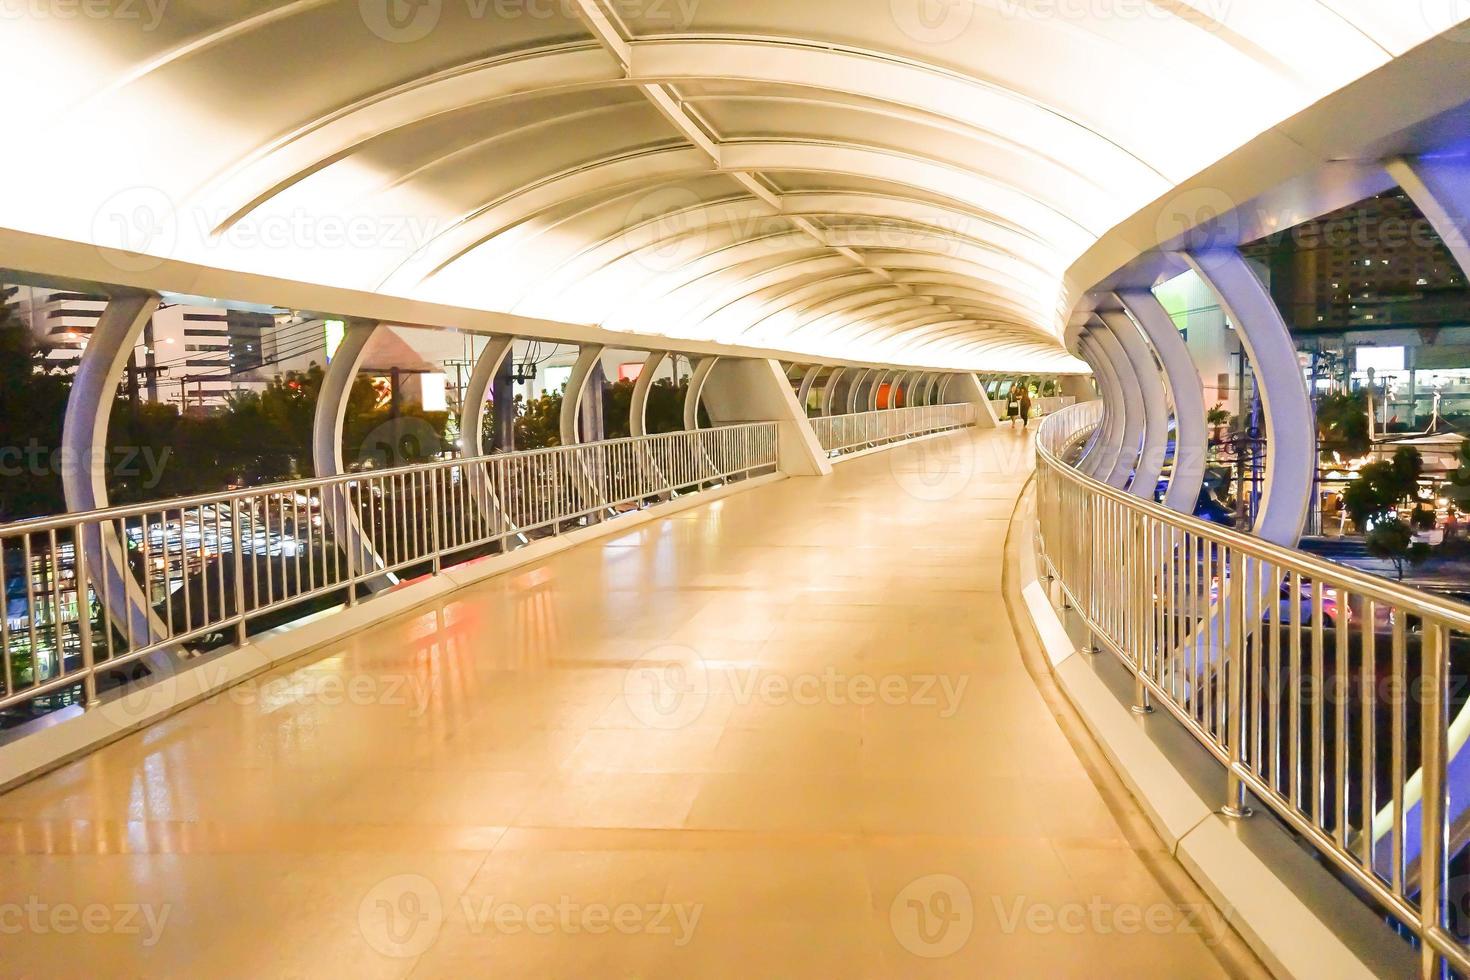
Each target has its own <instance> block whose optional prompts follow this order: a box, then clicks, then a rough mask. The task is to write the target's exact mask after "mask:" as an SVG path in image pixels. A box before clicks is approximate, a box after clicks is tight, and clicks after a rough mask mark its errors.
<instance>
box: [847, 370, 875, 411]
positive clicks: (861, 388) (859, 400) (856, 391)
mask: <svg viewBox="0 0 1470 980" xmlns="http://www.w3.org/2000/svg"><path fill="white" fill-rule="evenodd" d="M872 378H873V369H872V368H862V369H860V370H859V371H858V375H857V377H856V378H855V379H854V380H853V382H852V387H851V388H849V389H848V392H847V414H848V415H853V414H856V413H857V411H858V407H859V406H860V405H861V406H866V405H867V404H868V403H867V401H865V400H864V398H863V393H864V392H865V391H866V385H867V384H868V383H869V382H870V381H871V380H872ZM863 411H867V409H866V407H864V408H863Z"/></svg>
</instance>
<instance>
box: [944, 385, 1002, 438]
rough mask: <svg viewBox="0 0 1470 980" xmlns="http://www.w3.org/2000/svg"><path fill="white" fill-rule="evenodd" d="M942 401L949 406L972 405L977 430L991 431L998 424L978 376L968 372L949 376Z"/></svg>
mask: <svg viewBox="0 0 1470 980" xmlns="http://www.w3.org/2000/svg"><path fill="white" fill-rule="evenodd" d="M944 400H945V402H946V403H947V404H951V405H963V404H967V403H968V404H970V405H974V406H975V428H977V429H993V428H995V427H996V426H997V425H999V424H1000V422H999V420H997V419H996V417H995V406H993V405H991V404H990V396H989V395H987V394H986V393H985V386H984V385H983V384H981V383H980V378H979V376H978V375H975V374H972V373H970V372H968V371H966V372H963V373H961V374H955V375H951V380H950V382H949V384H948V385H946V387H945V392H944Z"/></svg>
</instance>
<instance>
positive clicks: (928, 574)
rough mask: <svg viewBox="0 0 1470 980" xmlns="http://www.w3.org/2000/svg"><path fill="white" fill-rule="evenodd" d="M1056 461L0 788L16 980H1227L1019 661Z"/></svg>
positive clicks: (459, 618)
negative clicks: (1025, 580)
mask: <svg viewBox="0 0 1470 980" xmlns="http://www.w3.org/2000/svg"><path fill="white" fill-rule="evenodd" d="M1028 453H1029V450H1028V448H1027V446H1026V443H1025V438H1024V436H1023V435H1022V434H1021V433H1013V432H1011V431H1009V430H1001V431H999V432H994V433H989V434H984V433H962V434H957V435H954V436H950V437H946V438H943V439H939V440H931V441H927V442H923V443H919V444H915V445H911V446H907V447H903V448H899V449H896V450H891V451H888V452H884V453H878V454H874V455H871V456H868V457H865V458H861V459H856V460H852V461H849V462H845V463H842V464H839V465H838V467H837V468H836V473H835V474H834V475H833V476H832V477H831V478H829V479H826V480H813V479H805V480H787V481H783V482H780V483H777V484H774V485H770V486H767V487H763V488H760V489H756V490H753V491H749V492H744V493H739V494H735V495H733V496H731V497H728V498H726V499H724V500H722V501H718V502H715V503H713V504H710V505H708V506H704V507H700V508H695V509H692V510H688V511H685V512H683V513H680V514H677V515H675V516H672V517H669V518H667V519H664V520H661V521H657V522H654V523H651V524H648V525H645V526H644V527H641V528H636V529H630V530H628V531H626V532H624V533H619V534H615V535H613V536H611V537H607V538H604V539H602V540H600V541H598V542H595V543H592V544H589V545H585V546H583V547H580V548H577V549H574V550H572V551H569V552H566V553H564V554H562V555H560V556H557V557H554V558H551V559H549V560H547V561H545V562H543V563H541V564H538V565H535V566H531V567H528V568H524V569H522V570H520V571H517V572H514V573H511V574H509V575H506V576H503V577H501V578H498V579H494V580H491V581H488V582H487V583H485V584H483V585H481V586H478V587H476V588H473V589H470V590H467V591H464V592H461V593H459V594H457V595H455V596H453V597H452V598H451V599H450V600H448V601H446V602H444V603H443V605H442V606H441V607H439V608H433V609H429V610H426V611H423V612H420V613H417V614H414V615H410V616H406V617H404V618H402V619H400V620H397V621H396V622H393V623H391V624H390V625H387V626H385V627H381V628H378V629H375V630H373V631H371V632H369V633H365V634H362V635H360V636H357V637H354V638H352V639H350V640H348V641H346V642H344V643H341V644H339V645H337V646H336V647H334V648H332V649H330V650H329V651H327V652H326V653H325V654H324V655H321V656H317V657H314V658H312V659H310V660H308V661H303V662H299V663H298V664H297V665H294V666H293V667H292V668H291V669H289V670H283V671H280V672H278V673H276V674H274V675H270V676H268V677H265V678H261V679H258V680H257V681H255V682H252V683H250V684H247V685H246V686H244V687H242V688H238V689H236V690H235V691H233V692H231V693H229V694H226V695H222V696H221V697H219V698H217V699H216V700H214V701H213V702H210V703H206V704H203V705H199V706H196V707H194V708H191V709H189V710H187V711H185V712H183V713H182V714H180V715H178V716H176V717H174V718H173V719H171V720H169V721H168V722H166V723H164V724H162V725H159V726H156V727H154V728H153V729H151V730H148V731H146V732H144V733H141V734H138V735H134V736H131V737H129V738H127V739H125V740H123V741H121V742H118V743H115V744H114V745H112V746H110V747H108V748H106V749H104V750H102V751H100V752H97V753H95V754H93V755H91V756H89V757H86V758H84V759H82V760H80V761H78V762H76V763H74V764H72V765H70V766H68V767H66V768H64V769H62V770H59V771H57V772H54V773H52V774H51V775H49V776H46V777H44V778H42V779H39V780H37V781H35V782H32V783H30V784H28V785H26V786H23V787H21V788H19V789H17V790H15V791H13V792H11V793H9V794H7V795H5V796H0V883H3V889H0V892H3V893H0V974H4V975H6V976H14V975H32V976H49V977H58V976H79V977H80V976H92V977H99V976H122V975H129V976H131V975H153V976H197V977H203V976H209V977H286V976H293V977H298V976H305V977H398V976H413V977H416V978H419V977H462V976H493V977H538V978H539V977H599V978H601V977H645V976H646V977H681V978H684V977H690V978H692V977H705V976H709V977H724V976H729V977H741V978H747V977H819V978H824V980H825V978H838V977H862V976H871V977H924V976H955V977H979V976H1057V975H1065V976H1078V977H1081V976H1087V977H1110V976H1132V977H1191V978H1192V977H1207V976H1214V975H1219V974H1220V973H1221V968H1220V966H1219V965H1218V964H1217V963H1216V961H1215V959H1214V957H1213V956H1212V954H1211V951H1210V949H1209V947H1208V940H1209V939H1210V938H1211V935H1212V933H1211V932H1210V928H1211V922H1210V918H1209V917H1208V916H1206V917H1204V918H1203V920H1201V919H1200V918H1199V917H1198V916H1197V915H1196V914H1194V913H1181V912H1180V911H1179V910H1178V909H1177V908H1176V907H1175V905H1174V904H1173V903H1171V902H1170V901H1169V900H1168V899H1167V898H1166V897H1165V894H1164V892H1163V890H1162V889H1161V888H1160V886H1159V885H1158V883H1157V882H1156V881H1155V880H1154V878H1153V877H1152V876H1151V875H1150V873H1149V872H1148V871H1147V869H1146V868H1145V866H1144V864H1143V862H1142V861H1141V860H1140V858H1139V856H1138V855H1137V854H1136V853H1135V852H1134V851H1133V850H1132V849H1131V848H1130V847H1129V845H1128V843H1127V842H1126V841H1125V839H1124V837H1123V835H1122V833H1121V832H1120V830H1119V827H1118V824H1117V823H1116V822H1115V820H1114V819H1113V817H1112V815H1111V814H1110V812H1109V810H1108V808H1107V807H1106V806H1105V805H1104V803H1103V800H1102V798H1101V797H1100V796H1099V793H1098V791H1097V790H1096V789H1095V788H1094V786H1093V784H1092V782H1091V781H1090V780H1089V778H1088V776H1087V774H1086V773H1085V771H1084V770H1083V767H1082V765H1081V764H1080V763H1079V762H1078V759H1077V757H1076V755H1075V754H1074V752H1073V750H1072V748H1071V746H1070V745H1069V743H1068V742H1067V741H1066V739H1065V738H1064V737H1063V735H1062V733H1061V731H1060V729H1059V728H1058V726H1057V724H1056V722H1055V721H1054V720H1053V718H1052V717H1051V715H1050V714H1049V712H1048V711H1047V709H1046V707H1045V706H1044V704H1043V702H1042V699H1041V698H1040V696H1039V694H1038V692H1037V689H1036V687H1035V684H1034V683H1033V682H1032V680H1031V679H1030V677H1029V676H1028V675H1027V673H1026V672H1025V670H1024V668H1023V666H1022V662H1021V660H1020V657H1019V654H1018V650H1017V645H1016V640H1015V638H1014V636H1013V633H1012V629H1011V626H1010V623H1009V620H1008V618H1007V615H1006V610H1005V606H1004V604H1003V602H1002V598H1001V595H1000V579H1001V554H1002V545H1003V541H1004V537H1005V533H1006V522H1007V517H1008V515H1009V514H1010V512H1011V508H1012V505H1013V502H1014V499H1015V497H1016V495H1017V493H1018V491H1019V489H1020V487H1021V485H1022V483H1023V481H1024V477H1025V473H1024V467H1025V465H1026V460H1027V458H1028ZM936 474H940V475H936ZM67 909H72V910H74V914H75V916H78V917H79V918H73V917H72V915H73V913H72V912H67V911H66V910H67ZM88 915H90V916H91V919H90V920H89V919H88V918H87V916H88ZM16 923H21V928H20V929H19V930H17V929H15V928H13V926H15V924H16ZM1201 928H1203V929H1204V930H1205V934H1204V935H1201V934H1200V929H1201Z"/></svg>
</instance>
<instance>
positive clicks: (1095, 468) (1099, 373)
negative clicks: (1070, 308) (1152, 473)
mask: <svg viewBox="0 0 1470 980" xmlns="http://www.w3.org/2000/svg"><path fill="white" fill-rule="evenodd" d="M1077 346H1078V349H1079V350H1080V351H1081V352H1082V359H1083V360H1085V361H1086V362H1087V363H1088V364H1091V365H1092V370H1093V377H1095V378H1096V379H1097V385H1098V390H1099V391H1100V392H1101V399H1102V403H1103V414H1102V421H1101V422H1099V423H1098V427H1097V431H1096V432H1095V433H1094V435H1093V438H1092V439H1091V440H1090V441H1089V443H1088V445H1087V447H1086V448H1085V449H1084V450H1083V452H1082V457H1081V459H1080V461H1079V463H1078V468H1079V469H1081V470H1082V472H1083V473H1086V474H1087V475H1088V476H1091V477H1094V478H1096V479H1098V480H1104V481H1106V479H1107V476H1108V475H1109V474H1110V473H1112V471H1113V466H1114V464H1115V463H1117V461H1118V457H1119V456H1121V455H1122V453H1123V393H1122V389H1121V388H1120V387H1119V385H1118V376H1117V375H1116V374H1114V373H1113V366H1112V364H1111V363H1110V362H1109V361H1108V359H1107V358H1106V357H1104V356H1103V353H1102V349H1101V348H1100V347H1099V346H1098V344H1097V340H1096V339H1095V338H1094V337H1093V335H1092V331H1091V330H1090V329H1089V330H1088V331H1086V332H1084V333H1083V335H1082V336H1081V337H1080V338H1079V339H1078V341H1077Z"/></svg>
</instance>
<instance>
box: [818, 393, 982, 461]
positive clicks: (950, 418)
mask: <svg viewBox="0 0 1470 980" xmlns="http://www.w3.org/2000/svg"><path fill="white" fill-rule="evenodd" d="M811 423H812V430H813V431H814V432H815V433H816V435H817V441H818V442H819V443H821V446H822V448H823V449H825V450H826V451H827V452H828V453H829V454H831V455H834V456H840V455H843V454H845V453H851V452H857V451H858V450H861V449H868V448H871V447H873V446H881V445H883V444H884V443H888V442H894V441H896V440H899V439H913V438H915V437H917V436H923V435H928V434H929V433H931V432H943V431H945V430H946V429H958V428H961V427H963V426H967V425H974V424H975V406H974V405H969V404H963V405H918V406H915V407H913V408H885V409H879V410H878V411H876V412H855V413H853V414H851V415H826V416H822V417H820V418H814V419H812V420H811Z"/></svg>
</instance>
